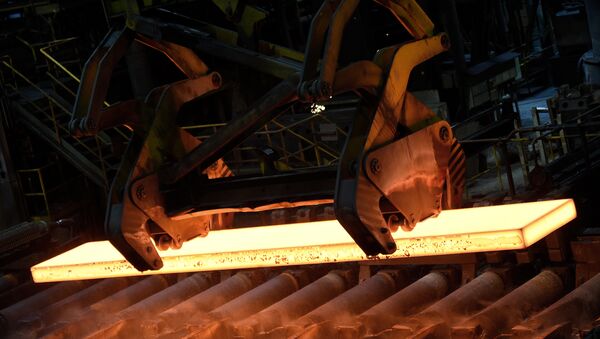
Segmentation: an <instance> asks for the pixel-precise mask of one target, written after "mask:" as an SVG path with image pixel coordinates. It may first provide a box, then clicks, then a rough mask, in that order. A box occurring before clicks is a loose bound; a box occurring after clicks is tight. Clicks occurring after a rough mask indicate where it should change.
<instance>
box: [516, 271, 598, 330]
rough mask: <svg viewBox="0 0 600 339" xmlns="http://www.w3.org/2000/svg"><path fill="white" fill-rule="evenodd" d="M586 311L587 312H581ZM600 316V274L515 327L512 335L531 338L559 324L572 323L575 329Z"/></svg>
mask: <svg viewBox="0 0 600 339" xmlns="http://www.w3.org/2000/svg"><path fill="white" fill-rule="evenodd" d="M581 310H585V312H581ZM598 316H600V273H599V274H596V275H595V276H594V277H593V278H592V279H590V280H588V281H586V282H585V283H584V284H582V285H581V286H579V287H577V288H576V289H575V290H573V291H572V292H571V293H569V294H567V295H566V296H564V297H563V298H561V299H560V300H559V301H557V302H555V303H554V304H552V305H551V306H550V307H548V308H546V309H545V310H544V311H542V312H540V313H538V314H536V315H535V316H533V317H532V318H530V319H528V320H526V321H525V322H523V323H521V324H520V325H517V326H515V327H513V329H512V334H513V335H515V336H517V337H526V338H531V337H533V336H534V334H536V333H538V332H541V331H544V330H548V329H550V328H551V327H554V326H555V325H557V324H562V323H571V324H572V325H573V326H575V327H580V326H582V325H587V324H589V323H591V322H592V321H594V319H596V318H598Z"/></svg>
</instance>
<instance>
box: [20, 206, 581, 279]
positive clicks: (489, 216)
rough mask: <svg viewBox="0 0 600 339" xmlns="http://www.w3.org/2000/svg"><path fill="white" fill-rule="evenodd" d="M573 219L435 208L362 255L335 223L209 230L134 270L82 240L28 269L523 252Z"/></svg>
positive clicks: (116, 271)
mask: <svg viewBox="0 0 600 339" xmlns="http://www.w3.org/2000/svg"><path fill="white" fill-rule="evenodd" d="M575 217H576V211H575V204H574V203H573V201H572V200H571V199H564V200H550V201H539V202H531V203H522V204H511V205H501V206H486V207H476V208H469V209H458V210H448V211H442V213H440V215H439V216H438V217H436V218H429V219H427V220H425V221H422V222H420V223H419V224H417V226H416V227H415V229H414V230H413V231H410V232H405V231H402V230H399V231H398V232H396V233H394V238H395V240H396V243H397V246H398V251H396V253H394V254H391V255H380V256H378V257H376V258H368V257H366V256H365V254H364V253H363V252H362V250H361V249H360V248H359V247H358V246H357V245H356V244H355V243H354V241H353V240H352V238H351V237H350V236H349V235H348V234H347V233H346V231H345V230H344V229H343V228H342V226H341V225H340V224H339V223H338V222H337V221H336V220H331V221H319V222H310V223H299V224H287V225H277V226H262V227H252V228H240V229H231V230H218V231H213V232H211V233H210V234H209V235H208V236H207V237H205V238H196V239H193V240H191V241H189V242H186V243H184V244H183V247H182V248H181V249H179V250H167V251H161V252H160V254H161V256H162V258H163V262H164V266H163V268H162V269H160V270H158V271H145V272H139V271H137V270H136V269H135V268H133V266H131V265H130V264H129V263H128V262H127V261H126V260H125V259H124V258H123V256H122V255H121V254H120V253H119V252H118V251H117V250H116V249H115V248H114V247H113V246H112V245H111V244H110V243H109V242H108V241H98V242H89V243H85V244H83V245H80V246H79V247H76V248H74V249H72V250H70V251H68V252H65V253H63V254H60V255H58V256H56V257H54V258H51V259H49V260H47V261H44V262H42V263H40V264H37V265H35V266H33V267H32V268H31V273H32V275H33V279H34V281H36V282H50V281H64V280H80V279H95V278H107V277H122V276H133V275H148V274H164V273H178V272H197V271H213V270H227V269H243V268H256V267H275V266H289V265H305V264H319V263H332V262H349V261H362V260H382V259H392V258H403V257H416V256H433V255H445V254H458V253H474V252H485V251H497V250H516V249H523V248H527V247H529V246H530V245H532V244H533V243H535V242H536V241H538V240H540V239H542V238H543V237H545V236H546V235H548V234H550V233H551V232H553V231H554V230H556V229H558V228H560V227H561V226H563V225H565V224H566V223H568V222H569V221H571V220H573V219H574V218H575Z"/></svg>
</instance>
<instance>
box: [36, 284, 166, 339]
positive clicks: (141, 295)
mask: <svg viewBox="0 0 600 339" xmlns="http://www.w3.org/2000/svg"><path fill="white" fill-rule="evenodd" d="M170 280H171V279H170V278H167V276H162V275H155V276H152V277H148V278H145V279H143V280H141V281H140V282H138V283H136V284H134V285H131V286H129V287H127V288H125V289H123V290H121V291H119V292H117V293H115V294H113V295H111V296H110V297H108V298H104V299H102V300H100V301H98V302H96V303H94V304H92V305H90V306H89V307H86V308H85V309H83V310H81V312H80V313H79V314H80V316H79V317H76V318H71V319H70V321H69V322H64V323H58V324H57V325H56V326H50V327H47V328H45V329H44V330H43V331H42V332H41V333H38V334H39V335H40V336H48V337H50V338H52V337H54V338H56V337H59V338H62V337H83V336H85V335H87V334H89V333H93V332H94V331H97V330H98V329H100V328H101V327H102V326H104V324H105V321H107V320H108V319H110V317H111V316H112V314H114V313H116V312H118V311H120V310H122V309H124V308H126V307H128V306H130V305H133V304H135V303H137V302H138V301H140V300H143V299H145V298H147V297H148V296H150V295H153V294H155V293H157V292H158V291H160V290H162V289H164V288H166V287H167V286H169V283H170Z"/></svg>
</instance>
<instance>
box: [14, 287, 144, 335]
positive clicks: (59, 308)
mask: <svg viewBox="0 0 600 339" xmlns="http://www.w3.org/2000/svg"><path fill="white" fill-rule="evenodd" d="M138 280H139V279H138V278H118V279H105V280H101V281H99V282H97V283H95V284H93V285H92V286H90V287H88V288H86V289H83V290H81V291H79V292H77V293H75V294H73V295H71V296H69V297H67V298H65V299H62V300H60V301H58V302H56V303H54V304H52V305H50V306H48V307H46V308H44V309H41V310H33V313H32V314H29V315H28V316H27V317H26V318H24V319H22V320H20V321H19V324H18V328H19V329H22V328H28V329H30V330H31V329H37V330H39V329H41V328H42V327H44V326H48V325H50V324H53V323H55V322H58V321H59V320H61V319H67V318H71V317H76V316H78V315H79V313H80V312H81V310H82V309H84V308H85V307H87V306H89V305H91V304H93V303H96V302H98V301H100V300H102V299H104V298H106V297H108V296H110V295H112V294H114V293H116V292H118V291H120V290H122V289H124V288H126V287H127V286H129V285H131V284H133V283H135V282H136V281H138Z"/></svg>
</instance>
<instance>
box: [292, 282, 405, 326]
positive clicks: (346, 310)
mask: <svg viewBox="0 0 600 339" xmlns="http://www.w3.org/2000/svg"><path fill="white" fill-rule="evenodd" d="M407 280H408V279H407V277H406V276H404V275H400V274H398V272H397V271H388V270H386V271H379V272H377V274H375V275H374V276H372V277H371V278H369V279H367V280H365V281H363V282H362V283H360V284H359V285H357V286H355V287H353V288H352V289H350V290H348V291H347V292H345V293H343V294H341V295H339V296H338V297H336V298H334V299H333V300H331V301H330V302H328V303H326V304H324V305H322V306H321V307H319V308H317V309H315V310H314V311H312V312H310V313H308V314H306V315H305V316H303V317H302V318H300V319H298V320H297V321H295V322H294V323H292V324H291V326H289V329H288V331H289V332H296V333H299V332H305V331H313V332H314V331H316V332H319V333H320V332H322V331H327V330H328V329H329V327H331V325H332V324H339V323H349V322H351V321H350V320H351V319H354V316H355V315H357V314H360V313H362V312H364V311H365V310H367V309H369V308H370V307H372V306H373V305H375V304H377V303H379V302H380V301H382V300H384V299H385V298H387V297H389V296H390V295H392V294H393V293H394V292H396V291H397V290H398V289H400V288H402V287H404V286H406V284H407V283H408V281H407ZM328 320H329V321H328ZM326 321H327V322H326ZM324 322H326V323H324ZM314 324H317V325H316V327H317V328H311V325H314ZM321 327H322V328H321Z"/></svg>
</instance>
